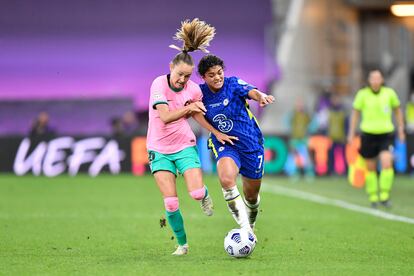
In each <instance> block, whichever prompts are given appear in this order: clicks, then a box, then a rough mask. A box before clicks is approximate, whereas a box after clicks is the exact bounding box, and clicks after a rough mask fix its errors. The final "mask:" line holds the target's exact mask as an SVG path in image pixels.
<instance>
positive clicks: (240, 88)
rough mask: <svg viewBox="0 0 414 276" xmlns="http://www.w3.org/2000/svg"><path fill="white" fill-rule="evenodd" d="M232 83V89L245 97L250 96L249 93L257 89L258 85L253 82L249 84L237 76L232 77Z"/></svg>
mask: <svg viewBox="0 0 414 276" xmlns="http://www.w3.org/2000/svg"><path fill="white" fill-rule="evenodd" d="M230 85H231V88H232V90H233V91H234V92H235V93H236V94H237V95H239V96H240V97H243V98H248V93H249V91H250V90H252V89H256V86H253V85H251V84H248V83H247V82H245V81H244V80H242V79H239V78H237V77H231V78H230Z"/></svg>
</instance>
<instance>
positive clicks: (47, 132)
mask: <svg viewBox="0 0 414 276" xmlns="http://www.w3.org/2000/svg"><path fill="white" fill-rule="evenodd" d="M55 135H56V132H55V130H54V129H53V128H52V127H51V126H50V124H49V114H48V113H47V112H46V111H42V112H40V113H39V114H38V115H37V117H36V119H35V120H34V121H33V123H32V127H31V128H30V131H29V137H30V139H31V140H48V139H50V138H52V137H54V136H55Z"/></svg>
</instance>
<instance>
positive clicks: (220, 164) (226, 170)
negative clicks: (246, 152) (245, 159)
mask: <svg viewBox="0 0 414 276" xmlns="http://www.w3.org/2000/svg"><path fill="white" fill-rule="evenodd" d="M237 161H238V160H237V157H236V156H231V155H225V156H222V157H221V158H220V159H218V161H217V175H218V177H219V179H220V183H221V186H222V188H223V189H229V188H232V187H234V186H235V185H236V180H237V175H238V174H239V166H238V164H237Z"/></svg>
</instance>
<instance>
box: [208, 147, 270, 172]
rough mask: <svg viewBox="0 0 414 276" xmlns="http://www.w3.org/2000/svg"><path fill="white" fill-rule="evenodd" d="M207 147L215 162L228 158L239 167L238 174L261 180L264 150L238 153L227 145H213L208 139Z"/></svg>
mask: <svg viewBox="0 0 414 276" xmlns="http://www.w3.org/2000/svg"><path fill="white" fill-rule="evenodd" d="M208 147H209V148H210V149H211V151H212V152H213V156H214V158H215V159H216V162H217V161H218V160H219V159H220V158H223V157H230V158H231V159H233V160H234V162H235V163H236V165H237V167H239V171H240V174H241V175H243V176H244V177H247V178H251V179H261V178H262V177H263V174H264V148H263V147H262V148H261V149H258V150H256V151H252V152H242V151H239V150H238V149H237V148H235V147H234V146H231V145H229V144H225V145H222V144H218V143H213V141H212V139H209V142H208Z"/></svg>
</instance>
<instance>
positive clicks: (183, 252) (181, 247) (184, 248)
mask: <svg viewBox="0 0 414 276" xmlns="http://www.w3.org/2000/svg"><path fill="white" fill-rule="evenodd" d="M186 254H188V244H184V245H179V246H178V247H177V249H176V250H175V251H174V252H173V253H172V255H174V256H182V255H186Z"/></svg>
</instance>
